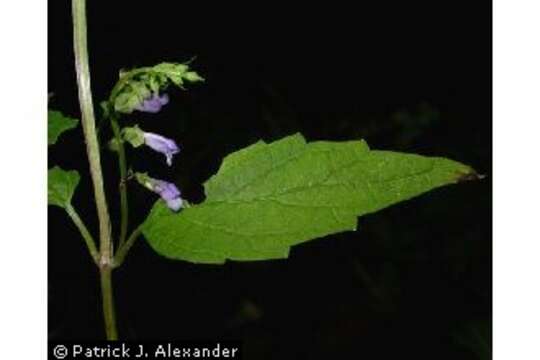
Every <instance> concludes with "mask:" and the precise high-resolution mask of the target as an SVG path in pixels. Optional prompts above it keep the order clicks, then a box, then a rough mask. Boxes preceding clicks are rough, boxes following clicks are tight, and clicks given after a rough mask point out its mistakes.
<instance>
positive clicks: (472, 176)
mask: <svg viewBox="0 0 540 360" xmlns="http://www.w3.org/2000/svg"><path fill="white" fill-rule="evenodd" d="M485 177H486V175H484V174H479V173H477V172H476V170H474V169H473V168H468V171H462V172H458V174H457V178H456V183H462V182H466V181H476V180H482V179H484V178H485Z"/></svg>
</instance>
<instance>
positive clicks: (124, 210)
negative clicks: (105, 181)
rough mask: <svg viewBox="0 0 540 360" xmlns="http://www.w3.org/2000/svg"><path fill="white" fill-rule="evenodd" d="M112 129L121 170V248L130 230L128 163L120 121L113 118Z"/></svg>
mask: <svg viewBox="0 0 540 360" xmlns="http://www.w3.org/2000/svg"><path fill="white" fill-rule="evenodd" d="M110 120H111V127H112V130H113V133H114V137H115V138H116V143H117V146H118V166H119V168H120V241H119V243H118V247H121V246H122V245H123V244H124V242H125V241H126V236H127V229H128V217H129V212H128V197H127V163H126V151H125V149H124V143H123V141H122V135H121V134H120V127H119V126H118V121H117V120H116V118H115V117H114V116H112V117H111V119H110Z"/></svg>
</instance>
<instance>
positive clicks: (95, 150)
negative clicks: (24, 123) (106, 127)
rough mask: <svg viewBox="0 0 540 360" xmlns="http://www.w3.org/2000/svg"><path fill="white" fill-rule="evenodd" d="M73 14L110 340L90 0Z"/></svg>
mask: <svg viewBox="0 0 540 360" xmlns="http://www.w3.org/2000/svg"><path fill="white" fill-rule="evenodd" d="M72 11H73V13H72V16H73V47H74V51H75V68H76V71H77V85H78V89H79V103H80V106H81V115H82V125H83V131H84V138H85V141H86V152H87V154H88V162H89V163H90V174H91V176H92V183H93V185H94V196H95V201H96V207H97V212H98V219H99V251H100V260H99V268H100V274H101V289H102V296H103V314H104V318H105V329H106V332H107V339H109V340H114V339H116V338H117V333H116V323H115V319H114V304H113V296H112V283H111V267H112V255H113V251H112V241H111V221H110V218H109V211H108V210H107V200H106V197H105V189H104V186H103V174H102V171H101V159H100V154H99V143H98V139H97V135H96V121H95V117H94V105H93V103H92V90H91V87H90V68H89V65H88V46H87V39H86V0H72Z"/></svg>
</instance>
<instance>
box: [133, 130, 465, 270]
mask: <svg viewBox="0 0 540 360" xmlns="http://www.w3.org/2000/svg"><path fill="white" fill-rule="evenodd" d="M471 174H474V171H473V170H472V169H471V168H470V167H468V166H466V165H463V164H460V163H458V162H455V161H452V160H448V159H444V158H435V157H424V156H419V155H414V154H403V153H395V152H390V151H374V150H370V149H369V147H368V145H367V144H366V143H365V142H364V141H350V142H327V141H317V142H311V143H306V142H305V140H304V138H303V137H302V136H301V135H299V134H296V135H293V136H289V137H287V138H284V139H282V140H279V141H276V142H273V143H271V144H266V143H264V142H262V141H259V142H258V143H256V144H254V145H251V146H249V147H248V148H246V149H243V150H240V151H238V152H236V153H233V154H231V155H229V156H227V157H226V158H225V159H224V161H223V164H222V165H221V168H220V169H219V171H218V173H217V174H216V175H214V176H213V177H212V178H210V179H209V180H208V181H207V182H206V183H205V184H204V187H205V193H206V200H205V201H204V202H203V203H202V204H199V205H194V206H192V207H190V208H187V209H183V210H182V211H181V212H180V213H173V212H171V211H169V210H168V209H167V207H166V206H165V205H164V203H163V202H162V201H158V202H156V204H155V205H154V207H153V208H152V210H151V212H150V215H149V217H148V218H147V220H146V221H145V223H144V225H143V234H144V236H145V237H146V238H147V240H148V242H149V243H150V245H151V246H152V247H153V248H154V249H155V250H156V251H157V252H158V253H159V254H161V255H163V256H166V257H169V258H173V259H181V260H187V261H191V262H198V263H223V262H225V260H227V259H230V260H265V259H274V258H285V257H287V256H288V253H289V248H290V247H291V246H293V245H296V244H300V243H302V242H305V241H308V240H311V239H315V238H319V237H322V236H325V235H329V234H334V233H338V232H343V231H350V230H356V227H357V217H358V216H361V215H364V214H368V213H372V212H375V211H377V210H380V209H383V208H385V207H387V206H390V205H392V204H395V203H397V202H400V201H403V200H407V199H410V198H412V197H414V196H417V195H420V194H422V193H424V192H426V191H429V190H431V189H434V188H436V187H439V186H443V185H446V184H450V183H456V182H458V181H460V180H461V179H465V178H467V177H470V176H472V175H471Z"/></svg>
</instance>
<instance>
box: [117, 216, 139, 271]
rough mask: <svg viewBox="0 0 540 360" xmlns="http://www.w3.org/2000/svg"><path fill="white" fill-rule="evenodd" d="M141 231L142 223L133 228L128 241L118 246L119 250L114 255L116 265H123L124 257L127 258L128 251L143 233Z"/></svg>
mask: <svg viewBox="0 0 540 360" xmlns="http://www.w3.org/2000/svg"><path fill="white" fill-rule="evenodd" d="M141 233H142V224H141V225H139V226H138V227H137V228H136V229H135V230H133V232H132V233H131V235H130V236H129V238H128V240H127V241H126V243H125V244H123V246H120V247H119V248H118V251H117V252H116V254H115V256H114V267H118V266H120V265H122V263H123V262H124V259H125V258H126V255H127V253H128V252H129V249H131V247H132V246H133V244H134V243H135V240H137V238H138V237H139V236H140V235H141Z"/></svg>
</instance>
